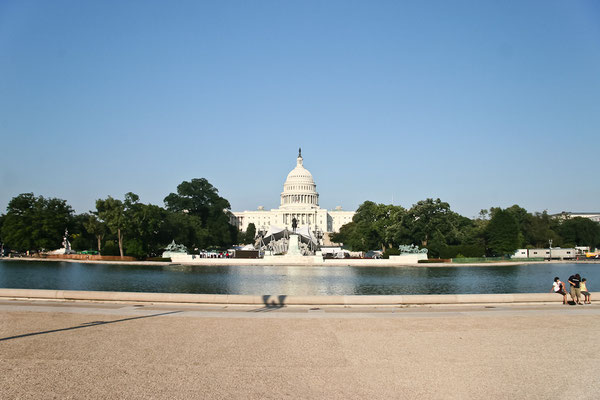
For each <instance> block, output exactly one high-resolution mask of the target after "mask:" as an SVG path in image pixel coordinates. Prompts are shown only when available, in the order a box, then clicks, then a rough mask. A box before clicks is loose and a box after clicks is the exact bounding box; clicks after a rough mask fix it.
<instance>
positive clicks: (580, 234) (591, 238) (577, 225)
mask: <svg viewBox="0 0 600 400" xmlns="http://www.w3.org/2000/svg"><path fill="white" fill-rule="evenodd" d="M558 231H559V233H560V235H561V237H562V239H563V240H564V241H565V243H571V244H574V245H576V246H589V247H590V248H597V247H600V224H599V223H597V222H594V221H592V220H590V219H588V218H581V217H575V218H571V219H567V220H565V221H563V222H562V223H561V224H560V226H559V227H558Z"/></svg>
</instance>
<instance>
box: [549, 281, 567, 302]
mask: <svg viewBox="0 0 600 400" xmlns="http://www.w3.org/2000/svg"><path fill="white" fill-rule="evenodd" d="M550 291H551V292H554V293H558V294H561V295H562V297H563V304H567V291H566V290H565V284H564V283H563V281H561V280H560V279H558V276H557V277H556V278H554V283H553V284H552V289H550Z"/></svg>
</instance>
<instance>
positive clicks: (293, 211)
mask: <svg viewBox="0 0 600 400" xmlns="http://www.w3.org/2000/svg"><path fill="white" fill-rule="evenodd" d="M354 213H355V212H354V211H344V210H342V207H340V206H338V207H336V208H335V210H327V209H324V208H321V207H319V193H317V185H316V184H315V181H314V179H313V176H312V174H311V173H310V172H309V171H308V170H307V169H306V168H304V159H303V158H302V151H301V150H300V151H299V152H298V158H297V159H296V167H295V168H294V169H293V170H291V171H290V173H289V174H288V176H287V179H286V180H285V183H284V184H283V192H281V196H280V204H279V208H276V209H271V210H265V209H264V207H262V206H259V207H258V209H257V210H255V211H233V212H232V217H231V221H230V222H231V224H232V225H234V226H236V227H237V228H238V229H239V230H240V231H246V230H247V229H248V225H250V224H251V223H252V224H254V226H255V227H256V230H257V231H259V232H260V231H263V232H266V231H267V230H268V229H269V227H270V226H271V225H274V226H278V227H281V228H288V229H289V230H291V229H292V220H293V219H294V218H296V221H297V223H298V226H303V225H308V226H309V229H310V231H311V232H313V233H314V234H315V236H316V237H322V236H323V235H325V234H327V233H332V232H338V231H339V230H340V228H341V227H342V225H345V224H347V223H349V222H352V217H353V216H354Z"/></svg>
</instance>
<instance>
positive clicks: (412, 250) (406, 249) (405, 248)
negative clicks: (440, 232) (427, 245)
mask: <svg viewBox="0 0 600 400" xmlns="http://www.w3.org/2000/svg"><path fill="white" fill-rule="evenodd" d="M398 249H399V250H400V254H427V252H428V251H429V250H427V249H419V246H415V245H414V244H411V245H406V244H401V245H400V246H398Z"/></svg>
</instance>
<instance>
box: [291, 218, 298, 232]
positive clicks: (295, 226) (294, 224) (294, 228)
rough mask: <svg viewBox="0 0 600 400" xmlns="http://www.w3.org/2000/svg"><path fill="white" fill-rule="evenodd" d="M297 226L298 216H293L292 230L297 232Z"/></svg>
mask: <svg viewBox="0 0 600 400" xmlns="http://www.w3.org/2000/svg"><path fill="white" fill-rule="evenodd" d="M297 227H298V220H297V219H296V218H292V232H294V233H296V228H297Z"/></svg>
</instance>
